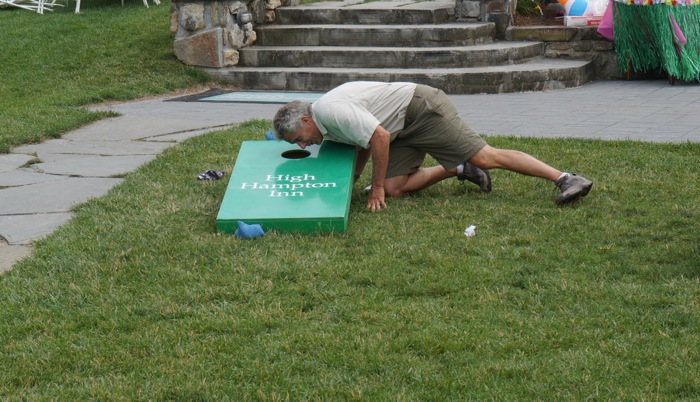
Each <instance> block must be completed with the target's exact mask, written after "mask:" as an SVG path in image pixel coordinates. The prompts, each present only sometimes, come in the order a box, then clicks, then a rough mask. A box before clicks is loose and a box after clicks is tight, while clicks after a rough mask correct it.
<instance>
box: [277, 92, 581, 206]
mask: <svg viewBox="0 0 700 402" xmlns="http://www.w3.org/2000/svg"><path fill="white" fill-rule="evenodd" d="M273 124H274V131H275V135H276V136H277V138H278V139H283V140H285V141H287V142H289V143H292V144H298V145H299V146H300V147H301V148H306V147H307V146H308V145H313V144H320V143H321V142H322V141H323V140H324V139H326V140H331V141H336V142H341V143H345V144H350V145H355V146H358V147H359V148H358V158H357V168H356V171H355V180H357V179H358V178H359V177H360V174H361V173H362V171H363V170H364V167H365V165H366V164H367V161H368V160H369V157H370V156H371V157H372V165H373V168H372V184H371V187H368V189H369V195H368V198H367V208H369V209H370V210H371V211H373V212H375V211H379V210H381V209H382V208H385V207H386V203H385V200H384V196H385V195H387V196H391V197H400V196H403V195H406V194H409V193H412V192H416V191H419V190H422V189H424V188H426V187H428V186H431V185H433V184H435V183H437V182H439V181H442V180H445V179H447V178H449V177H454V176H457V178H458V179H459V180H460V181H462V182H463V181H464V180H468V181H470V182H472V183H474V184H476V185H478V186H479V187H480V188H481V191H484V192H489V191H491V177H490V175H489V173H488V171H487V170H488V169H506V170H510V171H513V172H517V173H521V174H525V175H529V176H535V177H541V178H543V179H547V180H551V181H552V182H554V184H555V185H556V187H557V188H559V190H561V193H560V194H558V195H557V196H556V197H555V201H556V203H557V204H559V205H563V204H568V203H572V202H575V201H577V200H578V199H579V198H581V197H584V196H585V195H586V194H588V192H589V191H590V189H591V187H592V186H593V183H592V182H591V181H590V180H587V179H585V178H583V177H581V176H578V175H576V174H571V173H566V172H561V171H559V170H557V169H555V168H553V167H551V166H549V165H547V164H546V163H544V162H542V161H540V160H537V159H535V158H534V157H532V156H530V155H528V154H526V153H523V152H520V151H513V150H506V149H498V148H493V147H491V146H489V145H488V144H486V142H485V141H484V140H483V139H482V138H481V137H480V136H479V135H478V134H477V133H476V132H474V130H472V129H471V127H469V125H468V124H467V123H466V122H465V121H464V120H463V119H462V118H461V117H460V116H459V114H458V113H457V110H456V108H455V107H454V105H453V104H452V101H450V99H449V98H448V97H447V95H445V93H444V92H443V91H442V90H439V89H436V88H431V87H429V86H425V85H419V84H414V83H409V82H392V83H385V82H362V81H358V82H349V83H346V84H343V85H341V86H339V87H337V88H335V89H333V90H331V91H329V92H328V93H326V94H325V95H323V96H322V97H321V98H319V99H318V100H317V101H316V102H314V103H313V104H310V103H308V102H303V101H293V102H290V103H288V104H286V105H284V106H282V107H281V108H280V109H279V110H278V111H277V113H276V114H275V117H274V121H273ZM426 154H429V155H431V156H432V157H434V158H435V159H436V160H437V161H438V163H439V164H440V166H433V167H427V168H422V167H421V165H422V163H423V160H424V159H425V155H426Z"/></svg>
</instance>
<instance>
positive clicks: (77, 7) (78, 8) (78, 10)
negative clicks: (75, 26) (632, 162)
mask: <svg viewBox="0 0 700 402" xmlns="http://www.w3.org/2000/svg"><path fill="white" fill-rule="evenodd" d="M75 13H76V14H79V13H80V0H75Z"/></svg>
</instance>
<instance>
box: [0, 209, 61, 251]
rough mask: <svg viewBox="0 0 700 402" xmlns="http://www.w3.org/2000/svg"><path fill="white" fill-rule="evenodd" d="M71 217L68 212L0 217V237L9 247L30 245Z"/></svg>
mask: <svg viewBox="0 0 700 402" xmlns="http://www.w3.org/2000/svg"><path fill="white" fill-rule="evenodd" d="M72 217H73V214H72V213H70V212H59V213H55V214H35V215H10V216H0V235H1V236H2V237H4V238H5V240H7V242H8V243H9V244H10V245H21V244H31V243H32V242H33V241H36V240H39V239H40V238H42V237H44V236H47V235H49V234H51V233H53V231H55V230H56V229H57V228H58V227H59V226H61V225H63V224H65V223H66V222H68V221H69V220H70V219H71V218H72Z"/></svg>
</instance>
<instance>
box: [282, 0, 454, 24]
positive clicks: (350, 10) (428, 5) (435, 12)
mask: <svg viewBox="0 0 700 402" xmlns="http://www.w3.org/2000/svg"><path fill="white" fill-rule="evenodd" d="M454 10H455V2H454V0H451V1H444V0H439V1H424V2H419V3H415V2H412V1H408V2H406V1H404V2H401V1H377V2H369V3H363V2H359V3H358V4H349V3H347V2H320V3H312V4H308V5H299V6H294V7H279V8H277V10H276V12H277V20H276V23H278V24H287V25H305V24H401V25H407V24H438V23H443V22H451V21H454Z"/></svg>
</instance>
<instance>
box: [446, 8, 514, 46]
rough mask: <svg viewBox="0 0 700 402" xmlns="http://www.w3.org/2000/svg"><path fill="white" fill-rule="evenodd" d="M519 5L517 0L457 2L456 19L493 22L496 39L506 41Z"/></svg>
mask: <svg viewBox="0 0 700 402" xmlns="http://www.w3.org/2000/svg"><path fill="white" fill-rule="evenodd" d="M517 3H518V2H517V0H455V19H456V20H457V21H483V22H493V23H494V24H495V25H496V38H497V39H505V33H506V29H507V28H508V27H509V26H511V25H512V24H513V16H514V15H515V7H516V5H517Z"/></svg>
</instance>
